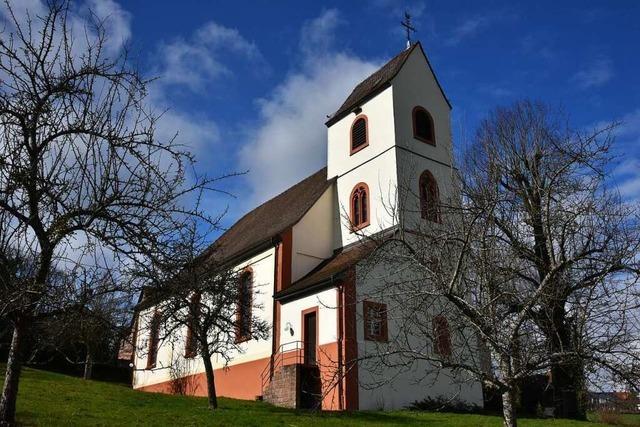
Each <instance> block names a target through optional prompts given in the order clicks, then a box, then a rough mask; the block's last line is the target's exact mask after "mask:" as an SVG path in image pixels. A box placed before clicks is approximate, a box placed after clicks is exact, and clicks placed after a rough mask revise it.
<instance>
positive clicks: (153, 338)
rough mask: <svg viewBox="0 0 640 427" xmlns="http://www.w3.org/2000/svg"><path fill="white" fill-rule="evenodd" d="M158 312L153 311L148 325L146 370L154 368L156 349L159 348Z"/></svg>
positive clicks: (156, 356) (159, 319)
mask: <svg viewBox="0 0 640 427" xmlns="http://www.w3.org/2000/svg"><path fill="white" fill-rule="evenodd" d="M160 321H161V317H160V312H159V311H157V310H156V311H155V312H154V313H153V317H152V318H151V322H150V324H149V347H148V349H147V369H152V368H155V367H156V363H157V362H158V348H159V346H160Z"/></svg>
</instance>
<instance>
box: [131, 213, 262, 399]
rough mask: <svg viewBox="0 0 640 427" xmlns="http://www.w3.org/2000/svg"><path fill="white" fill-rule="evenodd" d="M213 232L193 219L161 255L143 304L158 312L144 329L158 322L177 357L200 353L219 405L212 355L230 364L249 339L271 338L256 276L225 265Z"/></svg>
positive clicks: (209, 386)
mask: <svg viewBox="0 0 640 427" xmlns="http://www.w3.org/2000/svg"><path fill="white" fill-rule="evenodd" d="M208 235H209V233H208V232H203V227H202V225H200V226H199V225H198V223H197V222H196V221H190V222H188V223H187V225H186V226H185V227H183V228H182V230H181V235H180V236H179V238H177V239H176V240H175V241H174V244H173V245H172V250H170V251H168V252H167V253H166V254H165V256H163V257H162V259H159V260H157V261H158V263H157V264H156V265H155V269H154V271H153V272H152V273H151V275H150V276H148V277H147V280H148V283H149V284H150V285H151V287H150V288H148V289H147V292H148V294H149V298H148V299H147V302H146V303H145V304H143V307H149V306H151V307H153V309H152V310H153V312H154V315H153V316H148V319H147V322H146V323H145V322H142V323H140V327H141V329H140V332H139V333H142V334H149V333H151V332H152V330H153V328H154V327H156V328H157V327H158V325H159V332H158V341H160V342H171V343H172V344H173V347H174V348H177V349H178V354H174V355H173V357H175V358H187V359H194V358H197V357H200V358H201V360H202V362H203V365H204V368H205V375H206V380H207V396H208V398H209V408H210V409H216V408H217V407H218V400H217V395H216V388H215V378H214V368H213V363H212V358H213V357H215V358H216V359H217V360H222V361H223V362H224V364H225V365H226V364H227V363H229V362H230V361H231V360H232V359H233V358H234V357H235V356H236V355H238V354H240V353H242V351H243V343H244V342H246V341H248V340H252V339H266V338H267V337H268V336H269V333H270V325H269V323H268V322H266V321H265V320H264V316H263V315H261V314H260V310H261V309H262V306H261V305H260V304H259V303H258V302H257V298H256V296H257V295H259V294H260V289H259V284H258V283H255V282H254V281H253V275H252V273H251V272H250V270H249V269H240V270H238V269H235V268H233V266H229V265H226V264H221V263H220V261H219V259H218V253H217V250H216V247H215V246H214V247H210V248H209V249H207V247H206V239H205V238H206V236H208ZM147 271H150V270H147ZM158 273H160V274H158ZM154 318H155V322H157V323H156V324H155V325H154V322H153V319H154ZM142 350H144V349H142ZM154 351H157V349H154Z"/></svg>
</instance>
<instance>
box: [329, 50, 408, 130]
mask: <svg viewBox="0 0 640 427" xmlns="http://www.w3.org/2000/svg"><path fill="white" fill-rule="evenodd" d="M416 46H417V44H414V45H413V46H412V47H411V48H410V49H405V50H403V51H402V52H400V53H399V54H398V55H396V56H395V57H394V58H392V59H391V60H390V61H389V62H387V63H386V64H384V65H383V66H382V67H381V68H380V69H378V71H376V72H375V73H373V74H371V75H370V76H369V77H367V78H366V79H364V80H363V81H362V82H360V83H359V84H358V86H356V87H355V88H354V89H353V91H352V92H351V94H350V95H349V96H348V97H347V99H346V100H345V101H344V102H343V103H342V105H341V106H340V108H338V111H336V112H335V113H333V114H332V115H331V118H330V119H329V120H327V122H326V125H327V126H330V125H332V124H334V123H335V122H337V121H338V120H340V119H341V118H342V117H344V116H346V115H347V114H349V113H350V112H351V111H352V110H353V109H354V108H355V107H357V106H358V105H359V104H361V103H362V101H364V100H366V99H367V98H368V97H370V96H372V95H375V94H377V93H378V92H379V91H380V90H381V89H383V88H385V87H386V86H387V84H388V83H389V81H390V80H391V79H392V78H394V77H395V76H396V74H398V71H400V68H402V65H403V64H404V61H406V59H407V58H408V57H409V55H411V52H413V50H414V49H415V48H416Z"/></svg>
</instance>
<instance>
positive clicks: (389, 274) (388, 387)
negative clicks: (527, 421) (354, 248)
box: [356, 264, 483, 410]
mask: <svg viewBox="0 0 640 427" xmlns="http://www.w3.org/2000/svg"><path fill="white" fill-rule="evenodd" d="M396 271H402V273H396ZM400 274H402V275H403V276H404V277H403V279H402V280H406V279H407V278H408V277H410V274H411V273H410V272H409V271H407V270H406V269H399V268H398V266H394V267H390V266H385V265H383V264H378V265H377V266H376V267H375V268H373V269H371V268H370V267H367V268H366V270H364V269H363V267H361V266H358V267H357V281H356V293H357V308H356V312H357V315H356V319H357V341H358V357H359V358H361V362H360V363H359V365H358V379H359V384H360V387H359V391H358V395H359V408H360V409H363V410H366V409H371V410H377V409H400V408H403V407H406V406H409V405H410V404H411V403H413V402H415V401H419V400H423V399H425V398H427V397H431V398H436V397H440V396H443V397H448V398H456V399H458V400H461V401H464V402H467V403H469V404H475V405H478V406H480V407H482V404H483V399H482V388H481V386H480V383H479V382H478V381H476V380H475V379H473V378H472V377H471V376H470V375H469V374H466V373H456V374H453V373H452V372H451V371H450V370H446V369H438V368H436V367H434V366H433V365H432V364H430V363H429V362H425V361H421V362H416V363H414V364H413V365H412V366H411V368H410V370H409V371H403V370H399V369H396V368H395V367H386V368H384V369H385V372H384V373H380V372H378V371H375V370H371V369H369V364H370V363H375V361H376V360H377V359H375V356H376V355H377V354H380V353H379V352H378V351H379V350H382V351H384V349H385V344H384V343H377V342H373V341H367V340H365V339H364V322H363V303H362V301H363V300H370V301H375V302H382V303H388V305H387V310H388V311H389V312H388V314H387V327H388V334H389V337H390V338H391V337H393V336H394V335H395V334H397V333H398V331H399V328H400V327H401V325H400V324H399V323H398V321H397V320H396V319H398V318H401V317H402V315H399V313H398V312H397V310H402V307H399V306H398V305H394V304H392V303H391V302H390V301H385V299H384V297H383V296H380V295H379V292H380V289H381V288H385V287H386V288H388V287H389V285H388V283H393V280H394V278H395V280H401V279H399V275H400ZM383 283H387V285H382V284H383ZM385 292H388V291H385ZM391 292H393V291H392V290H391ZM437 306H438V304H434V307H437ZM404 315H405V316H406V314H404ZM402 339H403V340H405V339H406V340H408V342H412V343H414V344H411V345H412V347H413V346H416V347H418V346H417V345H416V344H415V342H416V341H414V340H424V338H421V337H418V336H411V335H409V336H406V335H402ZM452 341H453V345H454V347H456V337H455V336H452ZM377 346H381V347H380V348H378V347H377ZM457 348H458V349H459V348H461V347H457ZM455 352H456V350H454V353H455ZM367 356H370V357H372V358H371V359H367ZM457 356H459V354H457V353H456V357H457ZM379 384H381V385H379ZM373 385H379V386H377V387H372V386H373Z"/></svg>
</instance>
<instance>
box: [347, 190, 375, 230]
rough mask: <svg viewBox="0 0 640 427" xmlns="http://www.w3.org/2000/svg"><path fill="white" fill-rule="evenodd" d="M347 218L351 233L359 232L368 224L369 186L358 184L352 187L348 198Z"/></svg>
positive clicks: (369, 214)
mask: <svg viewBox="0 0 640 427" xmlns="http://www.w3.org/2000/svg"><path fill="white" fill-rule="evenodd" d="M349 204H350V208H349V218H350V220H351V229H352V231H357V230H360V229H361V228H364V227H366V226H367V225H369V223H370V217H371V212H370V209H369V186H368V185H367V184H365V183H364V182H360V183H358V184H356V186H355V187H353V190H352V191H351V197H350V198H349Z"/></svg>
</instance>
